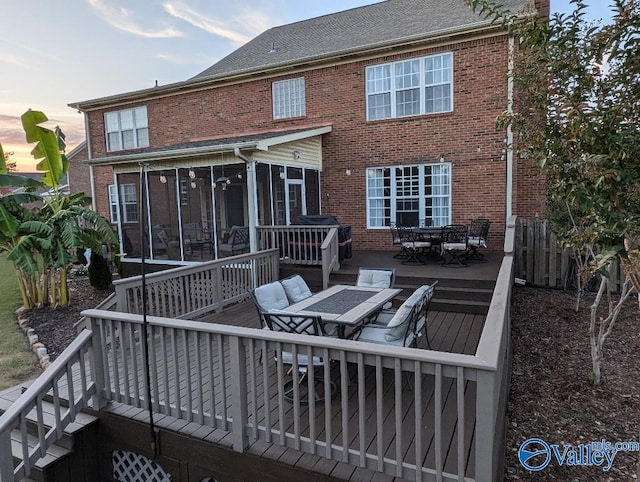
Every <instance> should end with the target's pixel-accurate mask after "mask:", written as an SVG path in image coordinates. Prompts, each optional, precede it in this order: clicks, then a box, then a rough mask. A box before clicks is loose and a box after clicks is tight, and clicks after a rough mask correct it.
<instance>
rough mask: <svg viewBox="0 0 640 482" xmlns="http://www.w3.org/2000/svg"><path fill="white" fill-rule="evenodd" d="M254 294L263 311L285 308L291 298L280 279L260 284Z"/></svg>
mask: <svg viewBox="0 0 640 482" xmlns="http://www.w3.org/2000/svg"><path fill="white" fill-rule="evenodd" d="M253 294H254V295H255V297H256V300H257V301H258V305H260V309H261V310H262V311H271V310H283V309H285V308H286V307H287V306H289V299H288V298H287V294H286V293H285V291H284V288H283V287H282V285H281V284H280V282H279V281H274V282H273V283H268V284H266V285H262V286H258V287H257V288H256V289H255V290H254V292H253Z"/></svg>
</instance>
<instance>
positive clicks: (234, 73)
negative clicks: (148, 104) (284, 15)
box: [69, 0, 531, 110]
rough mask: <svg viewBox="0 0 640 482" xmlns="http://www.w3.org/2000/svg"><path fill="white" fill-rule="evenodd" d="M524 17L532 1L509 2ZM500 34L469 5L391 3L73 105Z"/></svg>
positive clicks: (279, 33) (263, 38)
mask: <svg viewBox="0 0 640 482" xmlns="http://www.w3.org/2000/svg"><path fill="white" fill-rule="evenodd" d="M501 3H502V4H503V6H504V7H505V8H506V9H508V10H510V11H512V12H518V11H520V10H521V9H522V8H524V7H525V5H527V4H530V3H531V1H526V0H504V1H502V2H501ZM483 28H495V27H492V23H491V21H490V20H488V19H485V18H484V17H481V16H480V15H478V14H476V13H474V12H473V11H471V9H470V8H469V7H467V5H466V3H465V1H464V0H386V1H384V2H380V3H375V4H373V5H367V6H364V7H359V8H354V9H351V10H346V11H343V12H338V13H334V14H330V15H324V16H322V17H317V18H312V19H310V20H304V21H301V22H296V23H292V24H289V25H284V26H280V27H275V28H272V29H269V30H267V31H266V32H264V33H262V34H260V35H258V36H257V37H256V38H254V39H253V40H251V41H249V42H248V43H247V44H245V45H243V46H242V47H240V48H239V49H237V50H235V51H234V52H232V53H231V54H229V55H228V56H227V57H225V58H223V59H222V60H220V61H219V62H217V63H216V64H214V65H212V66H211V67H209V68H208V69H206V70H204V71H203V72H201V73H200V74H198V75H196V76H195V77H192V78H191V79H188V80H186V81H184V82H176V83H173V84H169V85H165V86H162V87H153V88H149V89H144V90H139V91H136V92H129V93H125V94H118V95H113V96H109V97H102V98H98V99H93V100H87V101H82V102H75V103H72V104H69V105H70V106H71V107H73V108H75V109H80V110H89V109H94V108H100V107H103V106H108V105H110V104H113V103H116V102H123V101H126V102H132V101H136V100H141V99H146V98H150V97H155V96H158V95H164V94H170V93H176V92H180V91H188V90H189V89H191V88H195V87H198V86H201V85H202V84H209V83H213V82H216V81H219V80H223V79H227V78H233V77H241V76H243V75H252V74H258V73H264V72H270V71H277V70H278V69H281V70H282V69H285V68H291V67H294V66H298V65H305V64H307V65H308V64H313V63H321V62H328V61H330V60H331V59H335V58H339V57H342V56H347V55H353V54H359V53H364V52H372V53H373V52H375V51H382V50H384V49H387V48H391V47H394V46H398V45H406V44H412V43H419V42H424V41H428V40H432V39H437V38H439V37H445V36H449V35H454V34H457V33H464V32H467V31H472V30H476V29H483Z"/></svg>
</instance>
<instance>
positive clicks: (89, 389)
mask: <svg viewBox="0 0 640 482" xmlns="http://www.w3.org/2000/svg"><path fill="white" fill-rule="evenodd" d="M98 351H99V350H98ZM95 354H96V353H95V351H94V346H93V333H92V332H90V331H87V330H84V331H82V332H81V333H80V334H79V335H78V336H77V337H76V339H75V340H73V341H72V342H71V344H70V345H69V346H68V347H67V348H66V349H65V350H64V351H63V352H62V353H61V354H60V356H59V357H58V358H56V360H55V361H54V362H53V363H52V364H51V365H50V366H49V367H48V368H47V369H46V370H45V372H44V373H43V374H42V375H40V376H39V377H38V378H37V379H36V380H35V381H34V382H33V383H32V384H31V385H30V386H29V387H28V388H27V389H26V391H25V392H24V393H23V394H22V395H21V396H20V397H19V398H18V400H16V401H15V402H14V403H13V404H12V405H11V407H9V408H8V409H7V411H6V412H5V413H4V414H2V415H1V416H0V481H2V482H8V481H14V480H15V481H18V480H22V479H23V478H25V477H29V475H30V474H31V473H32V471H33V468H34V467H35V464H36V463H37V461H38V460H40V459H41V458H42V457H44V456H45V455H46V454H47V450H49V449H50V448H51V446H52V445H54V444H55V443H56V442H57V441H58V440H60V439H61V438H62V437H63V436H64V430H65V428H67V427H68V426H69V425H70V424H72V423H73V422H74V421H75V420H76V418H77V417H78V416H79V414H80V411H81V410H82V409H84V408H87V407H89V406H90V405H93V406H96V407H97V406H99V404H98V401H97V398H96V397H97V395H98V390H99V389H98V387H99V386H100V385H101V383H100V380H99V378H98V379H96V378H95V377H94V374H95V373H96V372H99V371H100V370H96V369H95V365H93V362H94V361H95V360H96V357H95V356H92V355H95ZM74 366H75V367H78V369H79V371H80V379H79V380H78V379H76V378H74V375H75V374H74ZM89 366H90V367H93V368H92V369H88V368H87V367H89ZM47 401H48V403H52V404H53V410H54V416H53V422H52V420H51V417H47V424H49V425H51V426H50V428H49V429H48V430H47V428H46V425H47V424H45V414H44V410H43V405H44V404H45V403H46V402H47ZM33 411H35V418H36V419H37V426H38V435H37V437H35V438H34V437H31V436H29V433H28V425H27V423H28V419H29V418H33V413H32V412H33ZM14 430H17V431H18V432H19V437H18V439H19V440H18V441H13V444H14V445H15V444H16V443H18V444H19V445H20V452H21V460H20V462H19V463H18V465H17V466H16V467H15V468H14V463H13V456H12V437H11V435H12V431H14ZM34 440H37V441H36V442H35V444H34V445H32V446H30V445H31V444H32V443H33V441H34Z"/></svg>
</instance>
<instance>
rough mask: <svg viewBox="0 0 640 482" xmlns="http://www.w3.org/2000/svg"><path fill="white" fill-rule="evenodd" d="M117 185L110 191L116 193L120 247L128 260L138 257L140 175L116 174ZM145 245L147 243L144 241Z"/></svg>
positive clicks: (140, 207) (140, 206)
mask: <svg viewBox="0 0 640 482" xmlns="http://www.w3.org/2000/svg"><path fill="white" fill-rule="evenodd" d="M116 181H117V184H116V186H115V187H114V188H113V189H112V192H113V191H117V200H118V205H117V214H118V215H119V223H120V229H121V232H122V247H123V249H124V252H125V253H127V256H128V257H130V258H139V257H140V253H141V251H140V224H139V220H140V210H141V209H145V208H144V207H143V206H142V205H139V203H138V201H139V200H140V199H141V197H140V192H139V191H140V175H139V174H138V173H126V174H118V175H117V178H116ZM145 243H147V245H148V242H147V240H145Z"/></svg>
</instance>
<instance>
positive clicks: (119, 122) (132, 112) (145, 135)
mask: <svg viewBox="0 0 640 482" xmlns="http://www.w3.org/2000/svg"><path fill="white" fill-rule="evenodd" d="M104 125H105V131H106V139H107V151H109V152H112V151H121V150H124V149H135V148H138V147H149V124H148V121H147V108H146V107H145V106H142V107H135V108H133V109H123V110H117V111H112V112H105V114H104Z"/></svg>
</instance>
